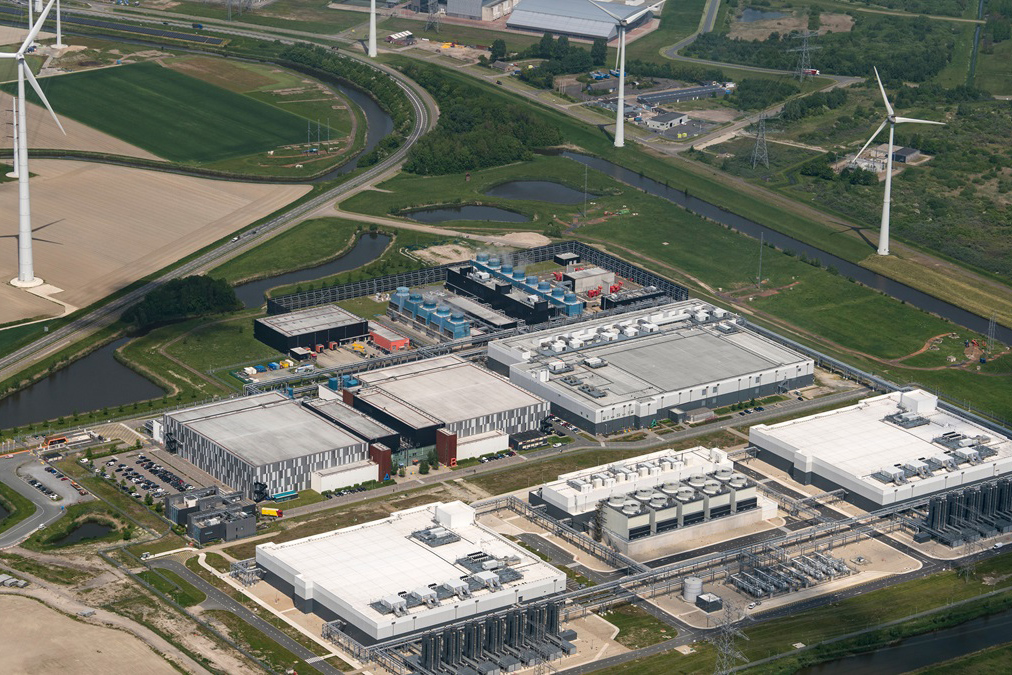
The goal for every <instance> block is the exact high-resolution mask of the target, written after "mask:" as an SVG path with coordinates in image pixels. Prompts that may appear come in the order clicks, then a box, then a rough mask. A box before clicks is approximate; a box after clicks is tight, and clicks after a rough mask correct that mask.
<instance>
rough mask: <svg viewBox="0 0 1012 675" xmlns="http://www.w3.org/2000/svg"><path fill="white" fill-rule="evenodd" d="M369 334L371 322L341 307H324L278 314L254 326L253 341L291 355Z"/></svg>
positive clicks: (255, 322) (260, 320)
mask: <svg viewBox="0 0 1012 675" xmlns="http://www.w3.org/2000/svg"><path fill="white" fill-rule="evenodd" d="M368 334H369V322H368V321H366V320H365V319H363V318H362V317H360V316H355V315H354V314H352V313H351V312H347V311H345V310H343V309H341V308H340V307H338V306H337V305H320V306H319V307H310V308H309V309H303V310H299V311H297V312H289V313H287V314H277V315H274V316H268V317H264V318H263V319H257V320H256V321H254V322H253V337H255V338H256V339H257V340H260V342H263V343H264V344H266V345H268V346H270V347H273V348H274V349H277V350H278V351H279V352H284V353H286V354H287V353H288V352H289V351H290V350H292V349H294V348H296V347H304V348H307V349H313V348H315V347H316V345H325V346H329V345H330V343H331V342H337V343H342V342H346V341H348V340H352V339H355V338H359V337H363V336H365V335H368Z"/></svg>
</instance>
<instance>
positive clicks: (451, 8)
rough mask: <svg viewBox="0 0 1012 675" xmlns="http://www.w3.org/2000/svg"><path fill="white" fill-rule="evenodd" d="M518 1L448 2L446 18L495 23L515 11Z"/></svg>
mask: <svg viewBox="0 0 1012 675" xmlns="http://www.w3.org/2000/svg"><path fill="white" fill-rule="evenodd" d="M517 2H518V0H446V16H452V17H456V18H459V19H478V20H480V21H495V20H496V19H500V18H502V17H504V16H506V15H507V14H509V13H510V12H512V11H513V7H514V6H515V5H516V4H517Z"/></svg>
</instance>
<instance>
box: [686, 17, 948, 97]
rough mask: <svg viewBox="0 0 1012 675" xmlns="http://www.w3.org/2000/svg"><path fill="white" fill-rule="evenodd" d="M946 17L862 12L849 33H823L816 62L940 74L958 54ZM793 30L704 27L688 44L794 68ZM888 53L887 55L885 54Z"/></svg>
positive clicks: (720, 56)
mask: <svg viewBox="0 0 1012 675" xmlns="http://www.w3.org/2000/svg"><path fill="white" fill-rule="evenodd" d="M945 23H946V22H944V21H933V20H931V19H928V18H926V17H923V16H918V17H914V18H907V17H896V16H882V15H874V16H873V15H867V14H859V15H858V16H856V17H855V23H854V28H853V30H852V31H851V32H849V33H828V34H826V35H823V36H821V37H820V38H819V40H818V44H819V46H820V47H821V50H820V51H819V52H817V54H816V55H815V56H814V57H813V66H814V67H815V68H818V69H820V70H822V71H824V72H829V73H839V74H845V75H871V73H872V67H873V66H878V69H879V73H881V75H882V77H883V79H901V78H902V79H904V80H907V81H911V82H924V81H926V80H928V79H930V78H932V77H934V76H935V75H937V74H938V72H939V71H940V70H942V68H944V67H945V66H946V65H948V63H949V60H950V59H951V58H952V51H953V47H954V41H953V37H952V32H951V30H950V28H949V26H947V25H945ZM792 36H793V33H792V34H788V35H780V34H779V33H773V34H771V35H770V36H769V37H768V38H767V39H766V40H734V39H731V38H730V37H728V36H727V34H725V33H704V34H702V35H700V36H699V37H698V38H696V41H695V42H693V43H692V44H691V45H689V46H688V47H687V48H686V51H685V53H686V55H688V56H693V57H696V58H703V59H708V60H712V61H725V62H729V63H742V64H745V65H750V66H763V67H766V68H779V69H783V70H791V69H793V68H794V66H795V63H796V62H797V54H795V53H793V52H789V51H787V50H788V49H791V48H795V47H798V46H799V44H800V42H799V41H798V40H796V39H793V37H792ZM883 54H887V55H888V57H887V58H883V56H882V55H883Z"/></svg>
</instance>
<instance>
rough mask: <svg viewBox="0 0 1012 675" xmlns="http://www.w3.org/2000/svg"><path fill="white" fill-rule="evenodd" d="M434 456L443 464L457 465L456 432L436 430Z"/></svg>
mask: <svg viewBox="0 0 1012 675" xmlns="http://www.w3.org/2000/svg"><path fill="white" fill-rule="evenodd" d="M436 457H437V458H438V459H439V463H440V464H442V465H444V466H457V434H454V433H450V432H449V431H447V430H446V429H439V430H438V431H436Z"/></svg>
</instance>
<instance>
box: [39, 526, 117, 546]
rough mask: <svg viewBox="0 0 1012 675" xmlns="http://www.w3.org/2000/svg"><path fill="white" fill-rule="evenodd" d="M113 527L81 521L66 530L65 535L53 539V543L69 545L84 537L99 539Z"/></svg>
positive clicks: (82, 539)
mask: <svg viewBox="0 0 1012 675" xmlns="http://www.w3.org/2000/svg"><path fill="white" fill-rule="evenodd" d="M113 529H114V528H113V526H112V525H106V524H105V523H93V522H87V523H81V524H80V525H78V526H77V527H75V528H74V529H73V530H71V531H70V532H68V533H67V535H66V536H64V537H63V538H61V539H58V540H56V541H54V542H53V545H54V546H70V545H71V544H76V543H78V542H79V541H85V540H86V539H99V538H101V537H104V536H105V535H107V534H109V533H110V532H112V531H113Z"/></svg>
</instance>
